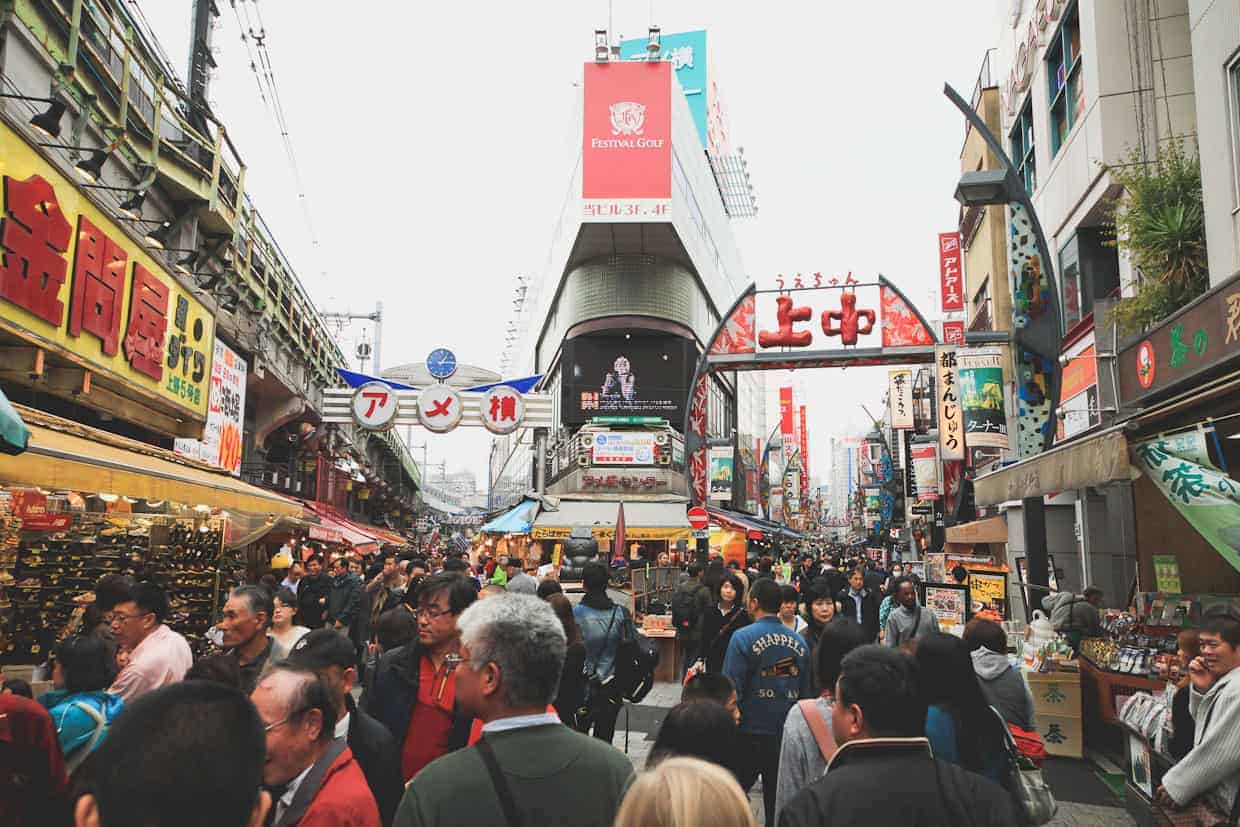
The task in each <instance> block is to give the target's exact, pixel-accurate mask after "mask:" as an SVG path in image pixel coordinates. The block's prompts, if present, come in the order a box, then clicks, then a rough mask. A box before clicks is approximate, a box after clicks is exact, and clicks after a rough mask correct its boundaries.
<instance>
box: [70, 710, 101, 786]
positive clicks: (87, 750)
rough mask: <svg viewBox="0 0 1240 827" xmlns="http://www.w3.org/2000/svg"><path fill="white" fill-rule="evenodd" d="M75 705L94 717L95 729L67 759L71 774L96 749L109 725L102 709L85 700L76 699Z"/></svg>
mask: <svg viewBox="0 0 1240 827" xmlns="http://www.w3.org/2000/svg"><path fill="white" fill-rule="evenodd" d="M73 705H74V706H75V707H77V708H78V709H80V710H82V711H83V712H85V713H86V714H87V715H88V716H89V717H90V718H93V719H94V721H95V731H94V732H93V733H92V734H91V736H90V740H89V741H87V742H86V743H85V744H83V745H82V746H80V747H78V748H77V750H76V751H75V753H74V755H73V757H72V758H69V759H67V760H66V761H65V771H66V772H67V773H68V774H69V775H73V773H74V772H76V771H77V768H78V767H79V766H81V764H82V762H83V761H85V760H86V756H88V755H90V754H91V752H93V751H94V749H95V746H96V745H97V744H98V743H99V739H100V738H102V737H103V732H104V730H105V729H107V726H108V719H107V716H106V715H105V714H104V713H103V712H101V711H100V710H98V709H95V708H94V707H93V706H91V705H90V704H88V703H84V702H83V701H74V702H73Z"/></svg>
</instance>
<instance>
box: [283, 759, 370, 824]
mask: <svg viewBox="0 0 1240 827" xmlns="http://www.w3.org/2000/svg"><path fill="white" fill-rule="evenodd" d="M352 760H353V753H352V752H350V751H349V745H348V743H347V742H346V741H345V739H344V738H336V739H335V740H333V741H332V742H331V744H330V745H329V746H328V747H327V749H326V750H325V751H324V752H323V754H322V755H320V756H319V760H317V761H315V762H314V764H313V765H311V767H310V772H309V774H307V775H306V777H305V778H303V779H302V781H301V784H299V785H298V787H297V792H296V793H295V794H294V795H293V803H292V804H290V805H289V806H288V808H287V809H286V810H285V811H284V812H283V813H282V814H281V816H280V820H279V821H278V822H277V823H276V825H275V827H288V826H290V825H293V824H296V823H297V822H299V821H301V818H302V816H304V815H305V814H306V811H307V810H308V809H310V803H311V802H312V801H314V797H315V796H316V795H318V794H319V790H320V789H321V788H322V787H323V785H324V784H325V783H327V779H328V778H330V777H331V776H332V775H334V774H335V773H336V772H338V771H339V770H340V769H341V768H342V767H343V766H345V765H346V764H348V763H349V762H350V761H352ZM272 806H274V804H273V805H272Z"/></svg>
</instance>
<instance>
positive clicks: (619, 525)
mask: <svg viewBox="0 0 1240 827" xmlns="http://www.w3.org/2000/svg"><path fill="white" fill-rule="evenodd" d="M614 556H616V557H620V556H624V557H626V558H627V557H628V554H627V552H625V550H624V502H623V501H621V503H620V511H619V512H618V513H617V514H616V550H615V555H614Z"/></svg>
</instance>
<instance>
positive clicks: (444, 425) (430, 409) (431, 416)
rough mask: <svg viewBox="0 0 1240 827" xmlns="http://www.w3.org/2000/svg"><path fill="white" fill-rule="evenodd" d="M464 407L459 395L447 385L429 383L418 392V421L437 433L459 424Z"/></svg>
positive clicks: (443, 432)
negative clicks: (429, 384)
mask: <svg viewBox="0 0 1240 827" xmlns="http://www.w3.org/2000/svg"><path fill="white" fill-rule="evenodd" d="M464 414H465V407H464V405H462V404H461V395H460V394H459V393H457V392H456V390H454V389H453V388H450V387H448V386H447V385H431V386H429V387H426V388H423V389H422V392H421V393H419V394H418V421H419V422H421V423H422V427H423V428H425V429H426V430H428V431H433V432H434V433H437V434H446V433H447V432H448V431H451V430H452V429H453V428H455V427H456V426H457V425H459V424H461V417H462V416H463V415H464Z"/></svg>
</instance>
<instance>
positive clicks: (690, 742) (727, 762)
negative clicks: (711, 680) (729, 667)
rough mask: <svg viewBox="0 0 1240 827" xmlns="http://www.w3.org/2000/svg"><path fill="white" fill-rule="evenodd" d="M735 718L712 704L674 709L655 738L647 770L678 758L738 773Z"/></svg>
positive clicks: (693, 703) (685, 704) (702, 702)
mask: <svg viewBox="0 0 1240 827" xmlns="http://www.w3.org/2000/svg"><path fill="white" fill-rule="evenodd" d="M738 733H739V730H738V729H737V726H736V722H735V721H734V720H733V718H732V714H731V713H730V712H728V710H727V709H725V708H724V707H723V706H722V705H721V704H717V703H714V702H712V701H707V700H700V701H685V702H683V703H681V704H679V705H678V706H675V707H673V708H672V710H671V711H670V712H668V713H667V717H666V718H664V719H663V726H661V727H660V728H659V734H658V735H657V736H656V737H655V740H654V746H653V747H651V749H650V756H649V757H648V758H647V759H646V769H648V770H649V769H653V768H655V767H656V766H658V764H659V762H660V761H663V760H664V759H667V758H672V757H674V756H677V755H683V756H688V757H690V758H701V759H702V760H703V761H709V762H710V763H712V764H718V765H719V766H721V767H723V768H724V769H726V770H728V771H730V772H732V773H733V774H734V775H735V773H736V768H737V767H738V766H739V761H740V754H739V753H740V748H739V743H740V738H739V735H738Z"/></svg>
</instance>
